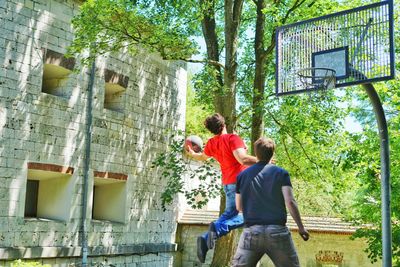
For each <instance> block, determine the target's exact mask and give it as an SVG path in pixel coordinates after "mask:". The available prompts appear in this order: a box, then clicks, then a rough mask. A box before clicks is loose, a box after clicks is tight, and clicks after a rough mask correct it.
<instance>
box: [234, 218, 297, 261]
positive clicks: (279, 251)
mask: <svg viewBox="0 0 400 267" xmlns="http://www.w3.org/2000/svg"><path fill="white" fill-rule="evenodd" d="M264 254H267V255H268V256H269V257H270V259H271V260H272V262H273V263H274V265H275V266H276V267H299V266H300V264H299V259H298V257H297V253H296V249H295V248H294V244H293V240H292V236H291V234H290V232H289V230H288V228H287V227H286V226H281V225H253V226H250V227H246V228H244V230H243V233H242V235H241V236H240V240H239V244H238V247H237V249H236V253H235V256H234V257H233V261H232V266H233V267H253V266H254V267H255V266H256V265H257V262H258V261H259V260H260V259H261V257H262V256H263V255H264Z"/></svg>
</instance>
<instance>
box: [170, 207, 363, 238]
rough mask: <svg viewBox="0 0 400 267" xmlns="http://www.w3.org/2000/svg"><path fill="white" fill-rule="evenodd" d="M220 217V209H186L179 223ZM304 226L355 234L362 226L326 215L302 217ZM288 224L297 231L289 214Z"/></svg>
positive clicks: (320, 231)
mask: <svg viewBox="0 0 400 267" xmlns="http://www.w3.org/2000/svg"><path fill="white" fill-rule="evenodd" d="M217 218H218V211H205V210H191V209H188V210H186V211H185V213H184V214H183V216H182V217H181V218H180V219H179V220H178V223H179V224H192V225H208V224H209V223H210V222H211V221H213V220H216V219H217ZM302 221H303V224H304V226H305V227H306V228H307V230H308V231H310V232H319V233H327V234H349V235H350V234H353V233H354V232H355V231H356V230H357V229H359V228H361V227H357V226H353V225H352V224H351V223H349V222H345V221H344V220H342V219H340V218H326V217H306V216H303V217H302ZM287 226H288V227H289V229H290V230H293V231H297V225H296V223H295V222H294V221H293V219H292V217H291V216H288V222H287Z"/></svg>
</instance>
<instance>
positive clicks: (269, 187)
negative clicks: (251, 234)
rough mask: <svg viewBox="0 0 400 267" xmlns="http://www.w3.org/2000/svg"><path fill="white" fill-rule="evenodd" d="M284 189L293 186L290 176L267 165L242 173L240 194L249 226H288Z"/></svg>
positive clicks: (263, 163) (257, 164)
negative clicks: (283, 187)
mask: <svg viewBox="0 0 400 267" xmlns="http://www.w3.org/2000/svg"><path fill="white" fill-rule="evenodd" d="M282 186H292V184H291V182H290V177H289V173H288V172H287V171H286V170H284V169H282V168H280V167H278V166H275V165H272V164H266V162H258V163H256V164H254V165H253V166H251V167H249V168H247V169H246V170H244V171H242V172H241V173H239V175H238V177H237V184H236V193H238V194H240V195H241V199H242V207H243V217H244V223H245V225H246V226H251V225H255V224H261V225H285V224H286V217H287V213H286V207H285V200H284V198H283V194H282Z"/></svg>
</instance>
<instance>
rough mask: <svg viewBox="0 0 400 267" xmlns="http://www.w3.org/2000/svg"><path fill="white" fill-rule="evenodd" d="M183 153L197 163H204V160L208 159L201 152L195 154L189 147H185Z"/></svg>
mask: <svg viewBox="0 0 400 267" xmlns="http://www.w3.org/2000/svg"><path fill="white" fill-rule="evenodd" d="M185 152H186V154H187V155H188V156H189V157H191V158H193V159H195V160H198V161H205V160H207V159H208V158H209V157H208V156H207V155H206V154H204V153H203V152H195V151H194V150H193V149H192V148H191V147H190V146H188V145H185Z"/></svg>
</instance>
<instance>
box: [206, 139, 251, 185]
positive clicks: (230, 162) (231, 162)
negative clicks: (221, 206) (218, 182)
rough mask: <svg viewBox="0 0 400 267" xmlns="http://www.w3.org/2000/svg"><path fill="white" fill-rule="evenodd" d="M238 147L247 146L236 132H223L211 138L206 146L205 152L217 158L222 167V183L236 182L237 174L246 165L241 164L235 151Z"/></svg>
mask: <svg viewBox="0 0 400 267" xmlns="http://www.w3.org/2000/svg"><path fill="white" fill-rule="evenodd" d="M238 148H245V145H244V143H243V141H242V139H241V138H240V137H239V136H238V135H236V134H221V135H216V136H214V137H212V138H210V139H209V140H208V141H207V144H206V146H205V148H204V153H205V154H206V155H207V156H209V157H213V158H215V159H216V160H217V161H218V162H219V164H220V167H221V172H222V183H223V184H233V183H236V176H237V175H238V173H239V172H241V171H242V170H244V169H245V168H246V166H244V165H242V164H240V163H239V162H238V161H237V160H236V158H235V156H234V155H233V151H234V150H236V149H238Z"/></svg>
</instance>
